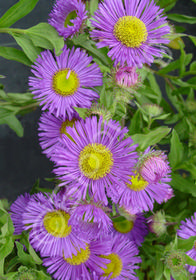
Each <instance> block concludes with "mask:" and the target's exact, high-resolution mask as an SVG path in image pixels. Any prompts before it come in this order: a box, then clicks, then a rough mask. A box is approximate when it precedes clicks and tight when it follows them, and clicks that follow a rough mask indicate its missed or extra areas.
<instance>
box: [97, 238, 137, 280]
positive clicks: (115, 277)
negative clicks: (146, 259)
mask: <svg viewBox="0 0 196 280" xmlns="http://www.w3.org/2000/svg"><path fill="white" fill-rule="evenodd" d="M111 241H112V250H111V254H109V255H108V256H106V255H104V254H102V255H101V257H104V258H105V259H106V260H110V263H109V264H107V263H106V266H107V268H106V269H105V268H102V270H103V272H102V276H103V277H109V279H112V280H123V279H133V280H136V279H138V277H137V276H135V271H134V269H138V268H139V266H137V265H136V263H139V262H141V258H140V257H137V256H136V255H137V254H138V253H139V250H138V248H137V247H136V245H135V244H134V242H132V241H130V240H129V239H128V238H127V237H126V236H122V235H120V234H118V233H116V234H114V235H111ZM101 279H102V278H101Z"/></svg>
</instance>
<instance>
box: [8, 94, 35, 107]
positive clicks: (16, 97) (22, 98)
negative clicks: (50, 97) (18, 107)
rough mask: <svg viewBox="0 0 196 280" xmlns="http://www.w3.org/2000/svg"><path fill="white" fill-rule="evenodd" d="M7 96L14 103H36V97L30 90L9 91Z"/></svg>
mask: <svg viewBox="0 0 196 280" xmlns="http://www.w3.org/2000/svg"><path fill="white" fill-rule="evenodd" d="M7 98H9V101H11V102H12V104H29V103H35V102H36V101H35V99H34V98H33V95H32V94H31V93H30V92H27V93H15V92H14V93H7Z"/></svg>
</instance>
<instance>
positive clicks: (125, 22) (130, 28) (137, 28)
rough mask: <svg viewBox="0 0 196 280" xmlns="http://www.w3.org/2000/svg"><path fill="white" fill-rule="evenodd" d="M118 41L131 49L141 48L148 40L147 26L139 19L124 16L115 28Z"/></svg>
mask: <svg viewBox="0 0 196 280" xmlns="http://www.w3.org/2000/svg"><path fill="white" fill-rule="evenodd" d="M114 35H115V37H116V38H117V40H118V41H121V42H122V43H123V44H124V45H126V46H127V47H130V48H139V47H140V46H141V45H142V43H144V42H145V41H146V39H147V36H148V33H147V29H146V25H145V24H144V23H143V22H142V21H141V20H140V19H139V18H137V17H133V16H124V17H121V18H119V20H118V21H117V23H116V24H115V26H114Z"/></svg>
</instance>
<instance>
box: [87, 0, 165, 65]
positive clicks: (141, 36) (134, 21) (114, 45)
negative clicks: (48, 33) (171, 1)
mask: <svg viewBox="0 0 196 280" xmlns="http://www.w3.org/2000/svg"><path fill="white" fill-rule="evenodd" d="M123 3H124V4H123ZM162 12H163V10H160V9H159V7H158V6H156V5H155V3H154V1H150V0H132V1H130V0H124V1H122V0H105V1H104V2H101V3H100V4H99V8H98V10H97V11H96V12H95V15H94V17H93V20H92V21H91V22H92V25H93V26H94V27H95V29H94V30H93V31H92V33H91V36H92V38H94V39H98V40H99V42H98V43H97V47H98V48H102V47H106V46H108V47H109V49H110V51H109V52H108V56H109V57H111V58H112V59H113V60H115V62H114V66H116V65H117V64H118V63H120V66H123V65H124V64H126V63H127V66H138V67H140V68H141V67H142V64H144V63H147V64H151V63H152V62H153V60H154V56H155V57H161V56H162V53H164V51H163V49H161V48H160V44H162V43H163V44H167V43H169V40H168V39H166V38H164V37H163V36H164V35H166V34H168V33H169V32H170V28H169V26H168V25H167V21H166V17H165V16H164V15H162Z"/></svg>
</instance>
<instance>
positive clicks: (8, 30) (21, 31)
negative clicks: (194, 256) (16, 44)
mask: <svg viewBox="0 0 196 280" xmlns="http://www.w3.org/2000/svg"><path fill="white" fill-rule="evenodd" d="M0 33H8V34H11V33H19V34H24V33H26V30H25V29H19V28H8V27H5V28H0Z"/></svg>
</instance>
